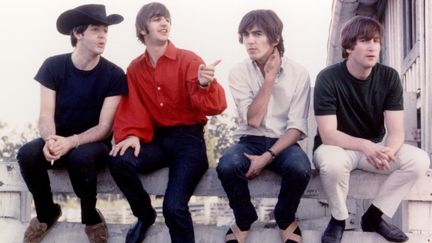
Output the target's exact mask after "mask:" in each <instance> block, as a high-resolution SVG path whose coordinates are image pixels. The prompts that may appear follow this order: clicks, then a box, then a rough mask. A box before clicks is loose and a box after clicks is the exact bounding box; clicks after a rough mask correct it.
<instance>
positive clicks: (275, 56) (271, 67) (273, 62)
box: [264, 47, 282, 81]
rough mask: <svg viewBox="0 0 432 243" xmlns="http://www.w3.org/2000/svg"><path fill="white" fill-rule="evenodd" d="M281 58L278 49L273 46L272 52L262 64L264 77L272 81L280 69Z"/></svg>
mask: <svg viewBox="0 0 432 243" xmlns="http://www.w3.org/2000/svg"><path fill="white" fill-rule="evenodd" d="M281 64H282V59H281V56H280V53H279V50H278V49H277V48H276V47H275V48H274V49H273V53H272V54H271V55H270V57H269V59H268V60H267V62H266V63H265V65H264V74H265V78H266V80H268V81H274V80H275V79H276V76H277V74H278V72H279V70H280V67H281Z"/></svg>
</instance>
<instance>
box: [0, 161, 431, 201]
mask: <svg viewBox="0 0 432 243" xmlns="http://www.w3.org/2000/svg"><path fill="white" fill-rule="evenodd" d="M49 175H50V180H51V187H52V191H53V192H66V193H72V192H73V189H72V186H71V183H70V180H69V176H68V175H67V172H66V171H65V170H51V171H50V173H49ZM386 178H387V176H386V175H379V174H374V173H368V172H364V171H360V170H355V171H353V172H352V173H351V179H350V190H349V193H348V196H349V197H350V198H355V199H372V198H373V197H374V196H375V195H376V193H377V192H378V188H379V186H378V185H381V184H382V183H383V182H384V181H385V179H386ZM167 180H168V169H167V168H164V169H161V170H159V171H156V172H153V173H150V174H147V175H142V176H141V181H142V183H143V185H144V187H145V188H146V190H147V191H148V192H149V194H151V195H164V192H165V189H166V185H167ZM280 180H281V179H280V176H278V175H277V174H275V173H273V172H271V171H268V170H266V171H264V172H263V173H262V175H260V176H259V177H258V178H256V179H254V180H251V181H250V183H249V189H250V191H251V196H252V197H261V198H266V197H267V198H275V197H277V195H278V194H279V189H280ZM21 191H27V187H26V185H25V184H24V181H23V179H22V178H21V174H20V172H19V166H18V164H17V163H16V162H0V192H21ZM98 192H99V193H120V190H119V189H118V187H117V185H116V184H115V182H114V180H113V179H112V177H111V174H110V173H109V171H108V170H107V169H105V170H103V171H101V172H100V173H99V175H98ZM194 195H196V196H226V194H225V192H224V190H223V188H222V185H221V183H220V181H219V179H218V178H217V173H216V170H215V169H214V168H210V169H209V170H208V171H207V172H206V174H205V175H204V177H203V179H202V180H201V181H200V183H199V184H198V186H197V188H196V190H195V192H194ZM303 198H319V199H325V198H326V196H325V194H324V192H323V190H322V187H321V182H320V180H319V175H318V172H317V171H314V175H313V177H312V179H311V181H310V182H309V185H308V187H307V189H306V192H305V194H304V195H303ZM405 199H406V200H415V201H432V169H430V170H429V171H428V173H427V176H425V177H423V178H422V179H421V180H420V181H419V182H418V183H417V184H416V185H415V186H414V187H413V189H412V190H411V192H410V193H409V194H408V195H407V196H406V198H405Z"/></svg>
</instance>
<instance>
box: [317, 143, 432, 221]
mask: <svg viewBox="0 0 432 243" xmlns="http://www.w3.org/2000/svg"><path fill="white" fill-rule="evenodd" d="M313 162H314V164H315V167H316V168H317V169H319V171H320V178H321V183H322V186H323V188H324V191H325V193H326V194H327V197H328V202H329V206H330V211H331V214H332V216H333V217H334V218H336V219H338V220H345V219H347V218H348V209H347V206H346V199H347V195H348V189H349V178H350V172H351V171H352V170H354V169H360V170H365V171H369V172H373V173H379V174H388V175H389V176H388V178H387V179H386V180H385V182H384V183H383V184H382V185H376V186H377V187H380V188H379V191H378V194H377V195H376V197H375V199H374V200H373V202H372V203H373V204H374V205H375V206H376V207H377V208H379V209H380V210H381V211H382V212H383V213H384V214H385V215H387V216H389V217H392V216H393V214H394V213H395V212H396V209H397V208H398V206H399V204H400V202H401V201H402V199H403V198H404V197H405V196H406V195H407V194H408V192H409V191H410V190H411V188H412V187H413V186H414V184H415V183H416V182H417V180H418V178H420V177H421V176H423V175H425V173H426V171H427V170H428V168H429V164H430V160H429V156H428V155H427V153H426V152H425V151H423V150H421V149H419V148H417V147H414V146H411V145H407V144H404V145H402V147H401V148H400V150H399V151H398V152H397V153H396V160H395V161H392V162H391V163H390V169H389V170H378V169H376V168H375V167H374V166H373V165H371V164H370V163H369V162H367V160H366V156H365V155H364V154H363V153H361V152H358V151H352V150H345V149H343V148H341V147H337V146H331V145H321V146H319V147H318V149H317V150H316V151H315V153H314V156H313Z"/></svg>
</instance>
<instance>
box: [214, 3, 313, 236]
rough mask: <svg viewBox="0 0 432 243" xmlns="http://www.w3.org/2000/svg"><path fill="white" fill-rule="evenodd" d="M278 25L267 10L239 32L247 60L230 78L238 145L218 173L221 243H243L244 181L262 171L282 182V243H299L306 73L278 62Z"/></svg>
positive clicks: (247, 216) (248, 214)
mask: <svg viewBox="0 0 432 243" xmlns="http://www.w3.org/2000/svg"><path fill="white" fill-rule="evenodd" d="M282 28H283V24H282V21H281V20H280V19H279V17H278V16H277V15H276V14H275V13H274V12H273V11H272V10H253V11H251V12H249V13H247V14H246V15H245V16H244V17H243V19H242V20H241V22H240V25H239V28H238V34H239V41H240V43H242V44H243V45H244V46H245V48H246V51H247V53H248V55H249V58H248V59H247V60H245V61H243V62H241V63H239V64H238V65H236V66H235V67H234V68H233V69H232V70H231V72H230V75H229V85H230V89H231V93H232V95H233V97H234V101H235V104H236V106H237V110H238V114H239V128H238V130H237V131H236V136H237V137H239V138H240V141H239V142H238V143H237V144H235V145H234V146H232V147H231V148H229V149H228V150H227V151H225V153H224V155H223V156H222V158H221V159H220V161H219V165H218V167H217V172H218V175H219V179H220V180H221V182H222V185H223V187H224V189H225V191H226V193H227V195H228V198H229V201H230V207H231V208H232V209H233V211H234V216H235V221H234V222H233V224H231V226H230V229H229V230H228V232H227V234H226V238H225V240H226V242H230V243H232V242H240V243H241V242H245V240H246V237H247V234H248V231H249V229H250V227H251V225H252V223H253V222H254V221H255V220H257V214H256V212H255V208H254V206H253V205H252V203H251V200H250V193H249V189H248V180H250V179H253V178H255V177H257V176H258V175H259V174H260V173H261V171H262V170H263V169H264V168H267V169H270V170H272V171H274V172H276V173H278V174H280V175H281V176H282V183H281V190H280V194H279V198H278V203H277V205H276V207H275V210H274V215H275V219H276V223H277V224H278V226H279V228H280V230H281V237H282V241H283V242H285V243H286V242H301V232H300V229H299V227H298V225H297V223H296V221H295V213H296V211H297V207H298V205H299V203H300V198H301V196H302V195H303V193H304V190H305V189H306V186H307V184H308V182H309V179H310V176H311V168H310V162H309V159H308V157H307V155H306V154H305V152H304V151H303V150H302V149H301V147H300V146H299V145H298V144H297V141H299V140H301V139H303V138H304V137H305V136H306V134H307V118H308V111H309V97H310V79H309V75H308V73H307V71H306V70H305V69H304V68H303V67H301V66H300V65H298V64H296V63H295V62H293V61H291V60H289V59H288V58H286V57H283V56H282V55H283V52H284V46H283V38H282Z"/></svg>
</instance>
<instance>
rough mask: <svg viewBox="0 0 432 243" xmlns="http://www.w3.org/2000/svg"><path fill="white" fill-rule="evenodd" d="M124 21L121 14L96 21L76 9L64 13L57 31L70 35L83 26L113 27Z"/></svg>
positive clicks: (58, 21) (58, 20)
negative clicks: (76, 28)
mask: <svg viewBox="0 0 432 243" xmlns="http://www.w3.org/2000/svg"><path fill="white" fill-rule="evenodd" d="M122 21H123V17H122V16H121V15H119V14H111V15H108V16H107V17H106V18H103V19H96V18H94V17H92V16H89V15H87V14H85V13H82V12H80V11H76V10H75V9H71V10H68V11H66V12H64V13H62V14H61V15H60V16H59V17H58V19H57V30H58V31H59V32H60V33H62V34H64V35H70V34H71V31H72V30H73V28H75V27H77V26H81V25H89V24H97V25H100V24H102V25H113V24H118V23H120V22H122Z"/></svg>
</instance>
